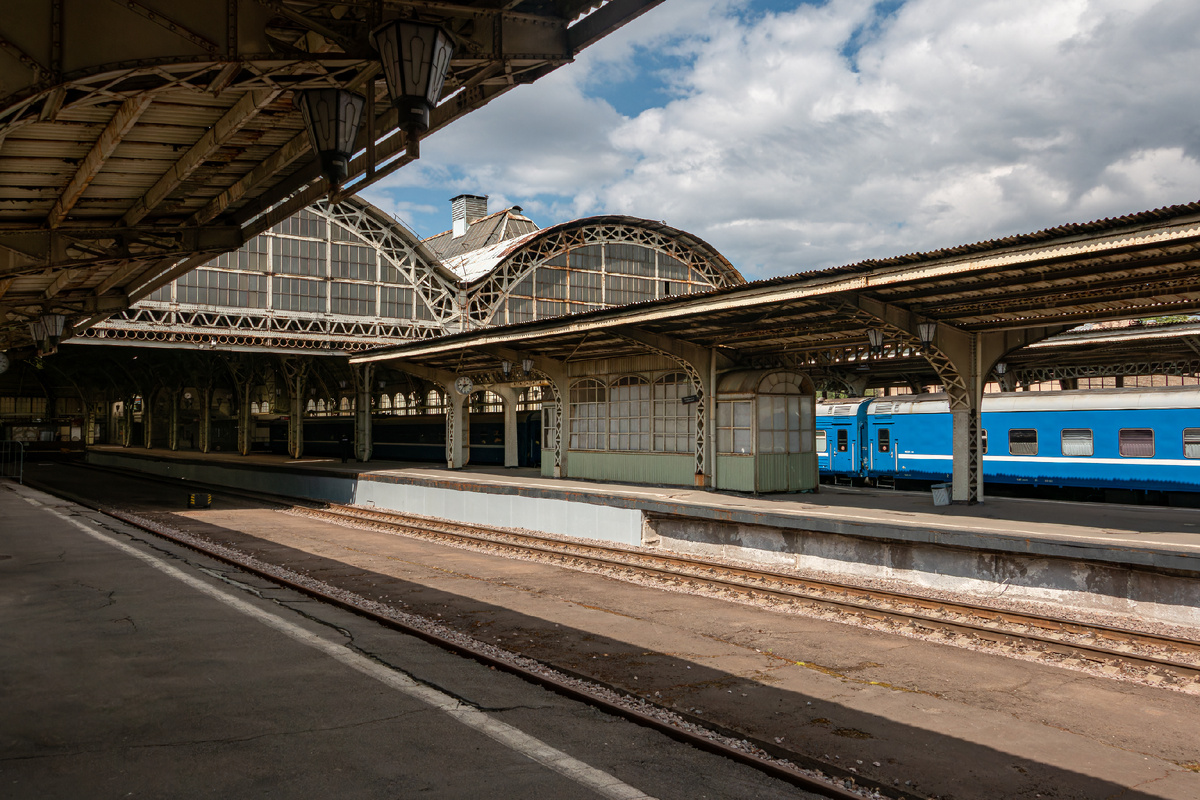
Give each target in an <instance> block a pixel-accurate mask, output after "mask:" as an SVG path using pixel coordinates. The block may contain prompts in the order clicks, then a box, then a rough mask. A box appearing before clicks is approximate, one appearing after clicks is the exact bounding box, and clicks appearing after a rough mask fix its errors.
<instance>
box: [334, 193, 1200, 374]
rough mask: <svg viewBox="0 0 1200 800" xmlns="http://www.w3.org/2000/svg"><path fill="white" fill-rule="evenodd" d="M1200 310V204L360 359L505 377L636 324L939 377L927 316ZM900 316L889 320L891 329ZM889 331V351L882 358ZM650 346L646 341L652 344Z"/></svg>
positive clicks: (1042, 325) (940, 319)
mask: <svg viewBox="0 0 1200 800" xmlns="http://www.w3.org/2000/svg"><path fill="white" fill-rule="evenodd" d="M1196 312H1200V204H1196V203H1193V204H1187V205H1179V206H1171V207H1167V208H1162V209H1158V210H1154V211H1146V212H1142V213H1137V214H1131V215H1128V216H1123V217H1119V218H1112V219H1104V220H1098V221H1095V222H1089V223H1083V224H1075V225H1065V226H1061V227H1056V228H1050V229H1047V230H1043V231H1040V232H1037V233H1032V234H1026V235H1020V236H1011V237H1007V238H1003V239H996V240H991V241H985V242H980V243H977V244H971V245H964V246H961V247H952V248H946V249H941V250H935V251H931V252H926V253H916V254H911V255H905V256H898V257H895V258H887V259H879V260H872V261H864V262H862V263H858V264H853V265H849V266H843V267H835V268H832V269H826V270H822V271H817V272H808V273H800V274H797V275H791V276H787V277H780V278H771V279H767V280H760V281H756V282H753V283H748V284H744V285H741V286H736V287H730V288H725V289H718V290H714V291H711V292H707V293H702V294H694V295H688V296H686V297H680V298H678V299H676V298H670V299H663V300H658V301H652V302H648V303H643V304H638V305H632V306H623V307H619V308H611V309H604V310H600V311H594V312H589V313H584V314H577V315H572V316H565V317H558V318H554V319H549V320H541V321H537V322H531V323H523V324H517V325H509V326H506V327H499V328H488V329H483V330H475V331H469V332H464V333H458V334H452V335H448V336H443V337H440V338H437V339H433V340H426V341H423V342H413V343H410V344H401V345H396V346H390V347H384V348H380V349H377V350H372V351H368V352H366V353H362V354H359V355H357V356H354V357H353V358H352V359H351V361H352V362H353V363H371V362H377V363H386V362H396V363H394V366H396V367H397V368H399V369H403V363H401V362H407V363H410V364H418V365H421V366H424V367H429V368H436V369H442V370H446V371H449V372H454V373H471V372H495V369H496V363H497V361H498V356H497V355H496V353H497V348H506V349H508V350H510V351H520V352H521V353H524V354H528V355H531V356H543V357H546V358H551V359H555V360H558V361H582V360H590V359H599V358H615V357H620V356H623V355H637V354H643V353H644V352H645V348H644V347H643V346H642V345H640V344H639V342H638V340H636V339H634V338H632V337H628V336H623V335H622V332H623V331H626V330H629V329H636V330H637V331H640V332H643V333H648V334H653V335H659V336H662V337H668V338H669V339H675V340H678V341H683V342H688V343H692V344H696V345H701V346H704V347H709V348H714V349H716V350H718V351H719V352H722V353H724V354H726V355H728V356H729V357H730V359H732V360H733V361H734V362H736V363H737V364H739V365H741V366H743V367H769V366H781V365H783V366H792V367H794V368H797V369H801V370H805V371H809V372H813V373H818V372H821V371H826V370H827V371H845V370H853V369H859V370H863V369H865V370H869V371H871V372H872V373H873V374H874V375H878V376H879V378H880V379H889V378H895V377H896V376H901V375H908V374H917V373H922V372H923V373H925V374H926V375H928V373H929V372H930V370H929V368H928V365H927V364H926V363H925V360H924V358H923V357H922V355H921V353H920V348H919V347H914V346H913V340H912V338H911V337H907V338H906V337H903V336H898V335H896V331H897V329H898V328H897V326H898V327H899V328H904V329H907V330H909V331H915V330H917V326H918V324H919V323H920V322H923V321H934V322H937V323H939V324H940V325H943V326H951V327H953V328H956V329H959V330H962V331H966V332H970V333H980V334H986V333H1000V334H1006V333H1021V332H1024V333H1026V334H1030V335H1029V336H1026V337H1024V339H1023V341H1025V342H1028V341H1036V340H1038V339H1042V338H1044V337H1046V336H1051V335H1054V334H1058V333H1061V332H1063V331H1065V330H1068V329H1070V328H1072V327H1075V326H1078V325H1080V324H1083V323H1088V322H1095V321H1099V320H1108V319H1136V318H1153V317H1163V316H1170V315H1180V314H1194V313H1196ZM885 321H886V323H888V324H885ZM872 327H880V328H882V329H883V330H884V331H885V335H886V336H887V341H886V342H885V349H884V353H883V354H882V355H880V356H875V357H871V356H868V350H869V342H868V338H867V330H868V329H869V328H872ZM641 341H644V337H643V338H642V339H641Z"/></svg>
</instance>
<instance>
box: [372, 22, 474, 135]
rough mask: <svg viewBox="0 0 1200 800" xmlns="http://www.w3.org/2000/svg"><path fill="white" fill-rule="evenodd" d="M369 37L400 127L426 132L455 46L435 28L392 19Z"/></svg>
mask: <svg viewBox="0 0 1200 800" xmlns="http://www.w3.org/2000/svg"><path fill="white" fill-rule="evenodd" d="M371 37H372V38H373V39H374V40H375V49H376V50H378V51H379V60H380V62H381V63H382V64H383V76H384V78H385V79H386V80H387V87H388V94H389V95H391V98H392V105H393V106H395V108H396V110H397V111H399V112H400V120H399V127H401V128H403V129H404V130H406V131H410V132H413V133H416V132H421V131H425V130H428V129H429V112H430V111H431V110H432V109H433V107H434V106H435V105H437V102H438V99H439V98H441V96H442V84H444V83H445V81H446V73H447V72H449V71H450V58H451V56H453V55H454V44H453V42H452V40H451V39H450V36H449V34H447V33H446V32H445V31H444V30H442V29H441V28H439V27H438V26H437V25H429V24H427V23H421V22H412V21H410V20H401V19H394V20H391V21H390V22H385V23H384V24H383V25H382V26H380V27H379V28H377V29H376V30H375V32H374V33H372V34H371Z"/></svg>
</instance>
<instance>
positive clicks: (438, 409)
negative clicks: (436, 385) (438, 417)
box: [425, 389, 446, 414]
mask: <svg viewBox="0 0 1200 800" xmlns="http://www.w3.org/2000/svg"><path fill="white" fill-rule="evenodd" d="M445 411H446V395H444V394H442V393H441V392H439V391H438V390H437V389H430V390H429V393H428V394H427V395H425V413H426V414H442V413H444V412H445Z"/></svg>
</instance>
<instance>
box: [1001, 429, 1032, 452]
mask: <svg viewBox="0 0 1200 800" xmlns="http://www.w3.org/2000/svg"><path fill="white" fill-rule="evenodd" d="M1015 433H1032V434H1033V441H1032V444H1033V452H1031V453H1023V452H1017V451H1015V450H1013V445H1022V444H1024V445H1028V444H1030V442H1028V441H1024V442H1022V441H1016V440H1014V438H1013V434H1015ZM1038 439H1039V437H1038V429H1037V428H1009V429H1008V454H1009V455H1010V456H1036V455H1037V454H1038V449H1039V441H1038Z"/></svg>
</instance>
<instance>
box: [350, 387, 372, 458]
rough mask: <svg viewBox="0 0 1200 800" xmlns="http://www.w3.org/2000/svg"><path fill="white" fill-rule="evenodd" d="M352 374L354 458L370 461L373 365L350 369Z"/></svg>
mask: <svg viewBox="0 0 1200 800" xmlns="http://www.w3.org/2000/svg"><path fill="white" fill-rule="evenodd" d="M350 370H351V372H352V373H353V374H354V391H355V401H354V457H355V458H357V459H358V460H359V461H370V460H371V454H372V452H373V451H374V449H375V447H374V442H372V440H371V381H372V380H374V376H375V365H374V364H362V365H360V366H358V367H351V368H350Z"/></svg>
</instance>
